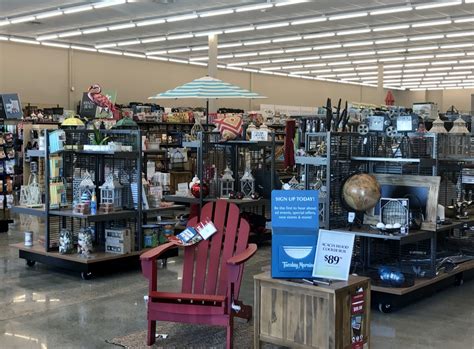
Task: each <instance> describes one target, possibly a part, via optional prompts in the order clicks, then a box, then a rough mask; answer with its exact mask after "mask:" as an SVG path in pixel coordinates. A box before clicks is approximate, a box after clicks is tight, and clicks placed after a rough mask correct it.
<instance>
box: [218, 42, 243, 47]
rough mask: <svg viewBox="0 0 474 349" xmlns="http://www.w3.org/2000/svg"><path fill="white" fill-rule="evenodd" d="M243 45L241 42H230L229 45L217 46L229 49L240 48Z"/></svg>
mask: <svg viewBox="0 0 474 349" xmlns="http://www.w3.org/2000/svg"><path fill="white" fill-rule="evenodd" d="M242 45H243V44H242V43H241V42H229V43H227V44H220V45H217V47H218V48H229V47H240V46H242Z"/></svg>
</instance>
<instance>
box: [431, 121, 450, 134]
mask: <svg viewBox="0 0 474 349" xmlns="http://www.w3.org/2000/svg"><path fill="white" fill-rule="evenodd" d="M430 132H431V133H447V132H448V131H446V128H445V127H444V121H443V120H441V119H440V118H437V119H436V120H435V121H433V126H432V127H431V129H430Z"/></svg>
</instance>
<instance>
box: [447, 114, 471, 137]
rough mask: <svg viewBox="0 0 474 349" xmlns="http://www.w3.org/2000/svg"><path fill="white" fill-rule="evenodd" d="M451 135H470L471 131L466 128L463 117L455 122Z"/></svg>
mask: <svg viewBox="0 0 474 349" xmlns="http://www.w3.org/2000/svg"><path fill="white" fill-rule="evenodd" d="M449 133H457V134H468V133H469V130H468V129H467V127H466V121H464V120H463V119H462V118H461V117H459V118H457V119H456V120H454V122H453V127H452V128H451V130H450V131H449Z"/></svg>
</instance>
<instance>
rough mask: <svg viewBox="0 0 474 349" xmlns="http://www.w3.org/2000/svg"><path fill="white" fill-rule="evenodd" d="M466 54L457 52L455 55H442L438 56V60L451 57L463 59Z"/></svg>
mask: <svg viewBox="0 0 474 349" xmlns="http://www.w3.org/2000/svg"><path fill="white" fill-rule="evenodd" d="M464 55H465V53H464V52H455V53H442V54H437V55H436V58H449V57H461V56H464Z"/></svg>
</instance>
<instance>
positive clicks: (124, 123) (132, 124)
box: [112, 117, 138, 128]
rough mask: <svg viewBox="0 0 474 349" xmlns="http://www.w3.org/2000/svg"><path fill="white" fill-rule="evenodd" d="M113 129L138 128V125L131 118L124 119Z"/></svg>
mask: <svg viewBox="0 0 474 349" xmlns="http://www.w3.org/2000/svg"><path fill="white" fill-rule="evenodd" d="M112 128H138V124H137V123H136V122H135V121H133V120H132V119H130V118H127V117H125V118H123V119H120V120H119V121H117V123H116V124H115V125H114V126H113V127H112Z"/></svg>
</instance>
